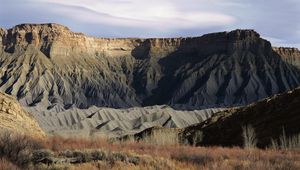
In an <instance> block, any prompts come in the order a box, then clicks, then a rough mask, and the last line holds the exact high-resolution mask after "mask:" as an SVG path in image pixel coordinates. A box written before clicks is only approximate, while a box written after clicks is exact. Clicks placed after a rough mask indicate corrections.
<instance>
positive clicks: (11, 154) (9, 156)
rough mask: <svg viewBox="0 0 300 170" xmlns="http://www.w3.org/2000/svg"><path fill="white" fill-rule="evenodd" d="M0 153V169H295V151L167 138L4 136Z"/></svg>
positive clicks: (298, 165)
mask: <svg viewBox="0 0 300 170" xmlns="http://www.w3.org/2000/svg"><path fill="white" fill-rule="evenodd" d="M168 137H169V138H170V139H171V137H170V136H168ZM173 141H174V140H173ZM0 154H1V155H0V157H1V158H0V159H1V160H0V169H74V170H76V169H78V170H83V169H162V170H167V169H172V170H173V169H218V170H220V169H221V170H222V169H224V170H228V169H257V170H259V169H261V170H264V169H289V170H293V169H295V170H296V169H300V150H297V149H294V150H275V149H265V150H261V149H242V148H238V147H233V148H223V147H193V146H186V145H180V144H177V143H176V141H175V142H174V143H172V139H171V140H169V141H165V143H157V142H154V140H151V139H148V140H145V141H140V142H136V141H134V140H127V141H117V142H116V141H111V140H107V139H99V138H97V139H96V138H94V139H83V138H81V139H80V138H61V137H48V138H47V139H32V138H29V137H26V136H22V135H17V134H14V135H12V134H7V133H6V134H5V133H4V134H1V136H0Z"/></svg>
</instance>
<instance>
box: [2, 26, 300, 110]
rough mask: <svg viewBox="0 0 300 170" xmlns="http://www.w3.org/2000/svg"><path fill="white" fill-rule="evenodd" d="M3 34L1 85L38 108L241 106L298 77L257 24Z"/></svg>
mask: <svg viewBox="0 0 300 170" xmlns="http://www.w3.org/2000/svg"><path fill="white" fill-rule="evenodd" d="M0 34H1V37H2V43H0V49H1V50H0V61H1V66H0V70H1V71H0V77H1V79H0V90H2V91H4V92H6V93H8V94H12V95H14V96H17V98H18V100H19V101H20V102H21V103H22V104H23V105H26V106H35V107H38V109H41V110H43V109H50V110H53V111H57V112H58V111H62V110H64V109H66V108H70V107H78V108H86V107H89V106H91V105H96V106H108V107H131V106H145V105H157V104H169V105H177V104H180V105H189V106H195V107H211V106H220V105H226V106H229V105H240V104H247V103H250V102H253V101H256V100H258V99H261V98H264V97H267V96H270V95H272V94H276V93H279V92H283V91H286V90H289V89H291V88H294V87H296V86H298V85H299V84H300V82H299V80H300V79H299V76H300V72H299V70H298V69H297V68H295V67H293V66H291V65H290V64H288V63H286V62H285V61H284V60H282V58H281V56H280V55H278V54H276V53H275V52H274V51H273V50H272V47H271V44H270V43H269V42H268V41H266V40H264V39H261V38H260V36H259V34H258V33H256V32H255V31H253V30H235V31H232V32H221V33H213V34H207V35H204V36H201V37H195V38H170V39H106V38H92V37H87V36H85V35H83V34H80V33H73V32H71V31H70V30H69V29H68V28H66V27H64V26H61V25H58V24H40V25H37V24H22V25H17V26H15V27H14V28H12V29H9V30H0Z"/></svg>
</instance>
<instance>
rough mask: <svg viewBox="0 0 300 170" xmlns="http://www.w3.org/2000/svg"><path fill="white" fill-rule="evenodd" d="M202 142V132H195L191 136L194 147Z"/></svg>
mask: <svg viewBox="0 0 300 170" xmlns="http://www.w3.org/2000/svg"><path fill="white" fill-rule="evenodd" d="M202 140H203V132H202V131H197V132H195V134H194V136H193V143H192V144H193V146H196V145H197V144H198V143H200V142H201V141H202Z"/></svg>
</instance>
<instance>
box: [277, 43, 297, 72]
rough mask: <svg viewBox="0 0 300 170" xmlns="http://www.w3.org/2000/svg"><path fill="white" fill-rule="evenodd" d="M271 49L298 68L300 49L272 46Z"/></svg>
mask: <svg viewBox="0 0 300 170" xmlns="http://www.w3.org/2000/svg"><path fill="white" fill-rule="evenodd" d="M273 50H274V51H275V52H276V53H277V54H279V55H280V56H281V57H282V58H283V60H284V61H285V62H287V63H289V64H292V65H294V66H296V67H297V68H300V51H299V50H298V49H297V48H285V47H274V48H273Z"/></svg>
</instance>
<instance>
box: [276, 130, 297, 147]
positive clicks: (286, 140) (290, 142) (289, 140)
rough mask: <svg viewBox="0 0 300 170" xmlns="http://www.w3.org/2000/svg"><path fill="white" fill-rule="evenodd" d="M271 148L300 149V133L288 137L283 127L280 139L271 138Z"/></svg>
mask: <svg viewBox="0 0 300 170" xmlns="http://www.w3.org/2000/svg"><path fill="white" fill-rule="evenodd" d="M271 148H272V149H274V150H278V149H282V150H300V134H297V135H294V136H291V137H288V136H287V135H286V133H285V130H284V129H283V130H282V135H281V136H280V137H279V141H276V140H274V139H272V140H271Z"/></svg>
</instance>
